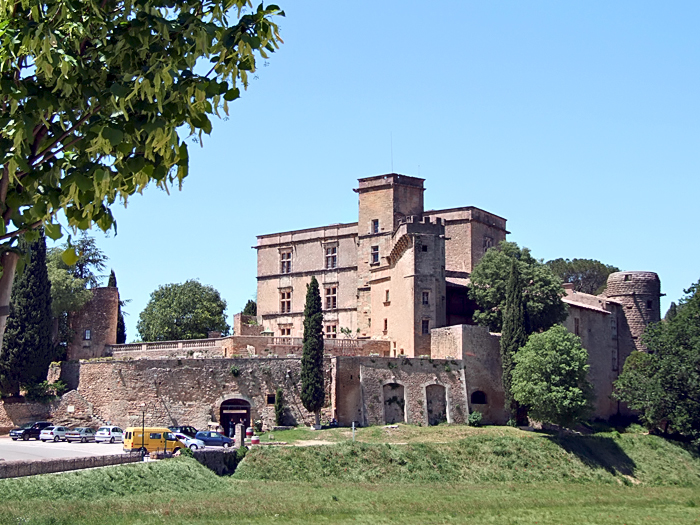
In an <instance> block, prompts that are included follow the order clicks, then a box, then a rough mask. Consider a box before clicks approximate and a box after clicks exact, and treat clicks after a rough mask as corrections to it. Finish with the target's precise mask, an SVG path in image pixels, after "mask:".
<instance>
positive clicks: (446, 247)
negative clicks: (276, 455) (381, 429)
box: [0, 173, 661, 429]
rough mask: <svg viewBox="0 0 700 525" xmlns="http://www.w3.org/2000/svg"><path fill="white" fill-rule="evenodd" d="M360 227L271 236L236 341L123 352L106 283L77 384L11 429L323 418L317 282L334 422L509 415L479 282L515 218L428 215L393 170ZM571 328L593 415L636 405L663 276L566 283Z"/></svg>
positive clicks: (1, 405)
mask: <svg viewBox="0 0 700 525" xmlns="http://www.w3.org/2000/svg"><path fill="white" fill-rule="evenodd" d="M355 192H356V193H357V194H358V199H359V206H358V221H357V222H356V223H350V224H332V225H328V226H322V227H318V228H309V229H304V230H296V231H289V232H283V233H274V234H267V235H260V236H259V237H258V242H257V246H256V247H255V248H256V250H257V254H258V265H257V266H258V269H257V281H258V315H257V317H255V318H249V317H246V316H243V315H241V314H237V315H236V316H235V317H234V335H232V336H228V337H220V334H218V333H212V334H210V337H209V338H208V339H202V340H189V341H165V342H155V343H136V344H126V345H115V344H114V343H115V340H116V316H117V307H118V304H119V296H118V291H117V290H116V289H114V288H112V289H96V290H95V291H94V299H93V301H92V302H91V303H90V304H89V305H88V307H87V308H86V309H85V311H84V312H81V314H80V316H79V317H78V318H76V319H75V324H74V328H75V329H76V331H77V333H76V339H75V340H74V343H73V345H72V346H71V347H70V348H69V351H68V361H67V362H65V363H62V364H61V366H57V367H54V368H52V369H51V370H50V371H49V380H50V381H55V380H57V379H59V378H60V379H61V380H63V381H64V382H65V383H66V384H67V385H68V386H69V388H70V389H71V390H70V391H69V392H67V393H66V394H64V395H63V397H62V398H61V400H60V401H57V402H55V403H53V404H51V405H31V404H17V403H15V404H8V403H7V402H4V401H1V400H0V428H2V427H8V426H13V425H16V424H18V423H24V422H26V421H28V420H31V419H32V418H35V419H43V418H52V419H53V421H54V422H56V423H60V424H68V425H99V424H102V423H103V422H105V421H110V422H112V423H114V424H118V425H121V426H123V427H126V426H130V425H134V424H138V423H139V422H140V421H141V419H140V418H142V417H146V418H147V420H148V421H149V422H150V424H153V425H166V426H167V425H175V424H189V425H194V426H196V427H198V428H205V427H207V426H210V427H216V426H221V427H223V428H224V429H228V428H230V425H231V424H232V423H237V422H242V423H244V424H245V425H246V426H247V425H249V424H250V423H251V422H252V421H254V420H260V421H261V422H262V424H263V426H265V427H271V426H274V424H275V423H274V402H275V393H276V392H277V390H278V389H282V391H283V393H284V399H285V403H286V416H285V417H286V420H287V422H288V423H289V424H297V423H310V422H311V421H313V414H309V413H308V412H306V411H305V410H304V408H303V406H302V404H301V398H300V391H301V367H300V357H301V347H302V340H301V336H302V333H303V329H302V326H303V310H304V303H305V298H306V285H307V284H308V283H309V281H310V280H311V277H312V276H314V277H316V279H317V280H318V282H319V284H320V288H321V296H322V301H323V307H324V312H323V314H324V334H325V337H326V339H325V342H324V351H325V354H326V355H325V358H324V373H325V385H326V406H325V407H324V409H323V417H324V419H330V418H335V419H337V421H338V422H339V424H340V425H347V426H349V425H351V424H352V423H356V424H359V425H373V424H390V423H396V422H402V421H403V422H407V423H413V424H418V425H433V424H438V423H441V422H448V423H465V422H466V421H467V418H468V416H469V414H470V413H472V412H474V411H478V412H480V413H481V414H482V417H483V421H484V422H485V423H494V424H504V423H505V422H506V421H507V419H508V414H507V412H506V411H505V408H504V400H505V395H504V391H503V387H502V381H501V359H500V334H494V333H489V331H488V329H487V328H486V327H483V326H476V325H474V324H473V322H472V315H473V313H474V310H475V308H476V305H475V304H474V303H473V302H472V301H471V300H470V299H469V298H468V295H467V289H468V288H467V287H468V284H469V276H470V274H471V272H472V269H473V268H474V266H475V265H476V264H477V263H478V262H479V260H480V259H481V257H482V256H483V255H484V253H485V252H486V250H488V249H489V248H492V247H494V246H496V245H497V244H498V243H499V242H500V241H502V240H505V239H506V235H507V234H508V231H507V230H506V220H505V219H504V218H502V217H499V216H497V215H494V214H492V213H489V212H486V211H484V210H481V209H479V208H475V207H471V206H469V207H462V208H451V209H445V210H428V211H425V210H424V206H423V192H424V187H423V179H419V178H416V177H408V176H405V175H398V174H395V173H392V174H388V175H381V176H376V177H368V178H363V179H360V180H359V185H358V188H357V189H356V190H355ZM564 289H565V292H566V294H565V296H564V297H563V298H562V300H563V301H564V302H565V303H566V305H567V308H568V312H569V315H568V318H567V319H566V321H565V323H564V325H565V326H566V328H567V329H568V330H569V331H571V332H572V333H574V334H576V335H578V336H579V337H581V340H582V342H583V346H584V347H585V348H586V349H587V350H588V353H589V365H590V370H589V376H588V377H589V380H590V382H591V383H592V385H593V388H594V393H595V396H596V399H595V410H594V414H593V415H594V417H597V418H602V419H607V418H610V417H612V416H616V415H620V414H622V415H624V414H627V413H628V410H627V409H626V407H625V406H624V405H621V404H620V403H619V402H617V401H615V400H614V399H613V398H612V396H611V393H612V389H613V382H614V381H615V379H616V378H617V377H618V375H619V374H620V371H621V370H622V367H623V365H624V362H625V359H627V357H628V356H629V355H630V353H631V352H633V351H644V347H643V345H642V342H641V339H640V336H641V335H642V333H643V331H644V329H645V328H646V326H647V325H648V324H649V323H653V322H658V321H659V320H660V318H661V312H660V297H661V285H660V281H659V277H658V276H657V275H656V274H655V273H653V272H638V271H636V272H631V271H630V272H617V273H613V274H611V275H610V276H609V277H608V283H607V288H606V290H605V292H604V293H603V294H601V295H598V296H596V295H589V294H584V293H579V292H576V291H575V290H574V289H573V287H572V286H571V285H566V284H565V285H564Z"/></svg>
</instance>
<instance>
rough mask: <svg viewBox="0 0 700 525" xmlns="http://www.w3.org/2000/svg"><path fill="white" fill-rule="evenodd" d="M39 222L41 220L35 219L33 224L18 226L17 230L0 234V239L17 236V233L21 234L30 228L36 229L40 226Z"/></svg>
mask: <svg viewBox="0 0 700 525" xmlns="http://www.w3.org/2000/svg"><path fill="white" fill-rule="evenodd" d="M41 224H42V223H41V221H37V222H35V223H33V224H30V225H29V226H27V227H26V228H20V229H19V230H15V231H13V232H10V233H6V234H5V235H0V241H4V240H5V239H11V238H12V237H17V236H19V235H22V234H23V233H27V232H28V231H30V230H36V229H37V228H38V227H39V226H41Z"/></svg>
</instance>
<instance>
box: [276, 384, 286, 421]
mask: <svg viewBox="0 0 700 525" xmlns="http://www.w3.org/2000/svg"><path fill="white" fill-rule="evenodd" d="M284 409H285V407H284V392H283V391H282V389H281V388H278V389H277V392H276V393H275V425H277V426H278V427H279V426H282V425H284Z"/></svg>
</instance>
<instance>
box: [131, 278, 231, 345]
mask: <svg viewBox="0 0 700 525" xmlns="http://www.w3.org/2000/svg"><path fill="white" fill-rule="evenodd" d="M230 328H231V327H230V326H229V325H228V323H227V322H226V301H225V300H223V299H222V298H221V295H220V294H219V292H218V291H217V290H216V289H214V288H213V287H212V286H207V285H204V284H201V283H200V282H199V281H197V280H194V279H190V280H189V281H186V282H184V283H181V284H166V285H163V286H159V287H158V289H157V290H155V291H154V292H153V293H152V294H151V299H150V300H149V301H148V304H147V305H146V308H144V310H143V312H141V315H139V322H138V324H137V325H136V330H138V332H139V336H140V338H141V340H142V341H176V340H179V339H205V338H207V337H208V336H209V332H210V331H217V332H221V333H222V334H223V335H228V333H229V330H230Z"/></svg>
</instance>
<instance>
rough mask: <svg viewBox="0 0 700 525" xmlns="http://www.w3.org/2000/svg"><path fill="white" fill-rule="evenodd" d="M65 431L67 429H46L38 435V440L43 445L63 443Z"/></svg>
mask: <svg viewBox="0 0 700 525" xmlns="http://www.w3.org/2000/svg"><path fill="white" fill-rule="evenodd" d="M67 431H68V429H67V428H66V427H46V428H45V429H44V430H42V431H41V433H40V434H39V439H40V440H42V441H43V442H44V443H46V442H47V441H55V442H58V441H65V440H66V432H67Z"/></svg>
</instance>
